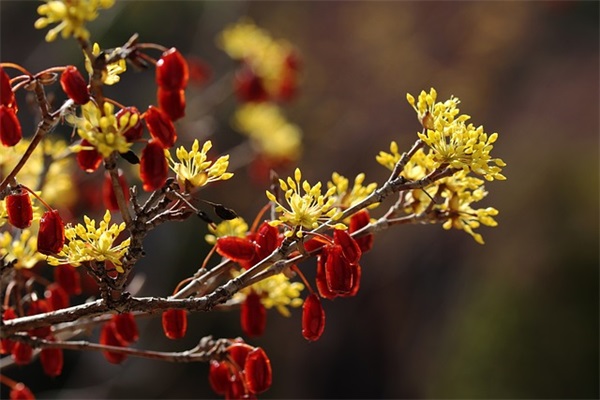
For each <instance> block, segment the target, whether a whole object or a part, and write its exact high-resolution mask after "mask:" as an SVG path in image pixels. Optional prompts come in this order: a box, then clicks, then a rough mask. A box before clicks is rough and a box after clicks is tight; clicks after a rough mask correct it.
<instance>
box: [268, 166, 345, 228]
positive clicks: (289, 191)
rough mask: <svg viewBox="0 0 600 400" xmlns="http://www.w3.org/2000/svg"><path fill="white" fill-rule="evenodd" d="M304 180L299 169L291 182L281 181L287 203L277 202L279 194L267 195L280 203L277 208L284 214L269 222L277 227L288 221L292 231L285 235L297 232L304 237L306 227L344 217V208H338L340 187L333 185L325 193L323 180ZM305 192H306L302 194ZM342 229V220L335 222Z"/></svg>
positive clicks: (289, 179) (286, 223) (269, 193)
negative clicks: (322, 187) (314, 182)
mask: <svg viewBox="0 0 600 400" xmlns="http://www.w3.org/2000/svg"><path fill="white" fill-rule="evenodd" d="M301 180H302V173H301V172H300V169H298V168H296V171H295V172H294V179H292V178H291V177H288V179H287V183H286V181H284V180H283V179H280V180H279V186H280V188H281V190H282V191H283V192H284V197H285V201H286V203H287V206H284V205H282V204H281V203H279V202H278V201H277V198H276V197H275V195H274V194H273V193H271V192H269V191H267V192H266V193H267V198H268V199H269V200H271V201H272V202H274V203H275V204H276V207H275V211H277V212H278V213H280V215H279V217H278V219H276V220H274V221H271V222H269V223H270V224H271V225H273V226H276V225H280V224H285V225H287V226H288V227H290V228H291V229H292V230H288V231H286V232H285V234H284V235H285V236H288V237H289V236H292V235H293V234H294V232H296V235H297V236H298V237H302V235H303V229H308V230H312V229H315V228H317V227H318V226H319V223H325V222H326V221H327V220H334V221H335V220H337V219H339V218H340V217H341V215H342V211H341V210H339V209H338V208H336V207H334V204H335V201H336V199H335V197H333V195H334V194H335V192H336V190H337V189H336V187H335V186H332V187H331V188H329V189H328V190H327V191H326V192H325V193H324V194H323V193H321V186H322V184H321V182H317V184H315V185H314V186H311V185H310V184H309V183H308V181H306V180H305V181H303V182H301ZM302 191H304V194H302ZM335 227H336V228H338V229H345V228H346V226H345V225H344V224H342V223H338V224H335Z"/></svg>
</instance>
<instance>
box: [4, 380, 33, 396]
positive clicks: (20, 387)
mask: <svg viewBox="0 0 600 400" xmlns="http://www.w3.org/2000/svg"><path fill="white" fill-rule="evenodd" d="M10 400H35V396H34V395H33V393H31V390H29V388H28V387H27V386H25V385H24V384H22V383H21V382H19V383H17V384H16V385H15V387H13V388H12V389H11V390H10Z"/></svg>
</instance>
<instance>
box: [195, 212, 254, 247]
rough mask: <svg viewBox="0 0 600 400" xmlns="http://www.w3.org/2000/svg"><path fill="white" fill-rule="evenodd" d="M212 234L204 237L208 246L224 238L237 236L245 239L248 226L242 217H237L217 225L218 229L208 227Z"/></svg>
mask: <svg viewBox="0 0 600 400" xmlns="http://www.w3.org/2000/svg"><path fill="white" fill-rule="evenodd" d="M208 230H209V232H210V234H207V235H206V236H204V239H205V240H206V242H207V243H208V244H215V243H217V239H218V238H220V237H223V236H236V237H241V238H244V237H246V232H248V224H247V223H246V221H244V219H243V218H242V217H237V218H234V219H230V220H224V221H221V222H219V223H218V224H217V226H216V227H213V226H212V225H208Z"/></svg>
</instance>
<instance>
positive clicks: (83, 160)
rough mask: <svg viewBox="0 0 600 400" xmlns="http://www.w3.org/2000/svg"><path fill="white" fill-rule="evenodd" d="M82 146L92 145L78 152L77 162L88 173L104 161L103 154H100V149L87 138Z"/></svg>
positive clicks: (82, 142)
mask: <svg viewBox="0 0 600 400" xmlns="http://www.w3.org/2000/svg"><path fill="white" fill-rule="evenodd" d="M81 146H82V147H90V149H89V150H81V151H80V152H78V153H77V164H78V165H79V168H81V169H82V170H83V171H85V172H87V173H91V172H94V171H95V170H97V169H98V167H99V166H100V163H101V162H102V154H100V153H99V152H98V150H96V148H95V147H94V146H92V145H91V144H90V142H88V141H87V140H85V139H83V140H82V141H81Z"/></svg>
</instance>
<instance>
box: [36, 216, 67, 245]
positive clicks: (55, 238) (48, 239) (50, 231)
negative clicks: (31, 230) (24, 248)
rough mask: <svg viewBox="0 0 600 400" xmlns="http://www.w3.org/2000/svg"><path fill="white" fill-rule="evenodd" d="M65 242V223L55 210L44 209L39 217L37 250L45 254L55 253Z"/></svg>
mask: <svg viewBox="0 0 600 400" xmlns="http://www.w3.org/2000/svg"><path fill="white" fill-rule="evenodd" d="M64 244H65V224H64V223H63V221H62V219H61V218H60V215H59V214H58V211H57V210H50V211H46V212H45V213H44V215H42V218H40V231H39V233H38V239H37V250H38V251H39V252H40V253H42V254H45V255H52V254H57V253H59V252H60V251H61V249H62V247H63V245H64Z"/></svg>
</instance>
